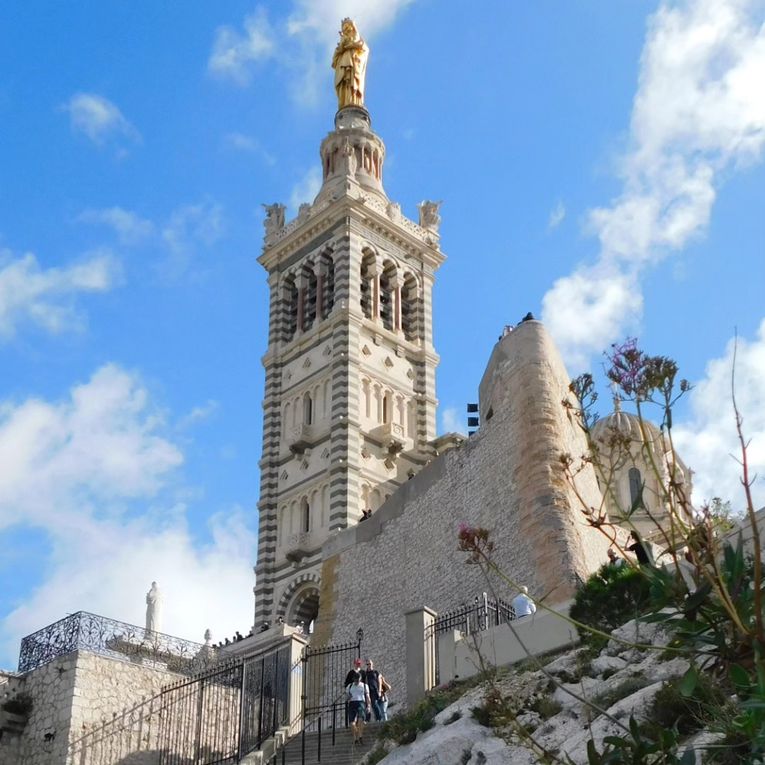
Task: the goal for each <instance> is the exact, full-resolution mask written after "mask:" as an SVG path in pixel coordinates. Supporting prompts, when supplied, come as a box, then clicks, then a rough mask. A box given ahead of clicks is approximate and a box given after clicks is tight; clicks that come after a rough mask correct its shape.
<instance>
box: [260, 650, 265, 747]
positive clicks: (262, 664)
mask: <svg viewBox="0 0 765 765" xmlns="http://www.w3.org/2000/svg"><path fill="white" fill-rule="evenodd" d="M265 673H266V657H265V656H264V657H263V658H262V659H261V660H260V703H259V705H258V746H260V744H261V743H262V741H263V690H264V688H265V685H266V684H265V682H264V680H265V676H266V674H265Z"/></svg>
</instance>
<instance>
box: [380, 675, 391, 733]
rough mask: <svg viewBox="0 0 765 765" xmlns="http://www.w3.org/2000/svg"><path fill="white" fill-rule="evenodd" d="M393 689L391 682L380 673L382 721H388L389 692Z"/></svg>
mask: <svg viewBox="0 0 765 765" xmlns="http://www.w3.org/2000/svg"><path fill="white" fill-rule="evenodd" d="M391 690H392V688H391V686H390V683H389V682H388V681H387V680H386V679H385V678H384V677H383V676H382V675H380V701H379V702H378V703H379V707H380V720H381V721H382V722H387V721H388V694H389V693H390V691H391Z"/></svg>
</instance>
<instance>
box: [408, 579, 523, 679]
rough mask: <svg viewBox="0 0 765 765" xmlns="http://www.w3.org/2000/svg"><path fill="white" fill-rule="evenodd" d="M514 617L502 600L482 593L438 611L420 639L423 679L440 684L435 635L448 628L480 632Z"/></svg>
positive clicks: (448, 629) (512, 611) (471, 632)
mask: <svg viewBox="0 0 765 765" xmlns="http://www.w3.org/2000/svg"><path fill="white" fill-rule="evenodd" d="M513 619H515V609H514V608H513V607H512V605H511V604H510V603H508V602H507V601H504V600H502V599H499V600H492V599H490V598H489V597H488V595H487V594H486V593H485V592H483V593H481V595H480V597H476V598H475V599H474V601H473V602H472V603H464V604H463V605H461V606H458V607H457V608H454V609H452V610H451V611H446V612H445V613H443V614H439V615H438V616H437V617H436V618H435V620H434V621H433V623H432V624H429V625H428V626H426V627H425V631H424V634H423V638H424V641H425V651H426V655H427V656H428V657H429V660H428V662H427V663H426V674H427V675H428V678H426V682H428V684H429V685H431V687H434V686H437V685H439V684H440V683H441V680H442V678H441V676H440V675H441V673H440V661H439V651H438V636H439V635H442V634H443V633H445V632H449V631H451V630H459V631H460V632H462V633H463V634H465V635H472V634H475V633H477V632H483V630H487V629H489V628H490V627H496V626H497V625H498V624H504V623H505V622H510V621H512V620H513Z"/></svg>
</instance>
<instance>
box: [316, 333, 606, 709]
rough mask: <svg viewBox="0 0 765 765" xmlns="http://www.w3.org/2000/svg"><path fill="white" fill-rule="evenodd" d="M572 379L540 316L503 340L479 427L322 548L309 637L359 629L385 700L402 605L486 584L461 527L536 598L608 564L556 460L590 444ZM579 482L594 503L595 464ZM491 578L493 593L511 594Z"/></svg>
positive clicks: (489, 374)
mask: <svg viewBox="0 0 765 765" xmlns="http://www.w3.org/2000/svg"><path fill="white" fill-rule="evenodd" d="M569 382H570V380H569V377H568V375H567V373H566V370H565V368H564V366H563V362H562V360H561V359H560V356H559V354H558V351H557V349H556V348H555V346H554V345H553V343H552V340H551V339H550V337H549V335H548V334H547V331H546V330H545V328H544V326H543V325H542V324H541V323H540V322H538V321H526V322H523V323H522V324H520V325H519V326H518V327H517V328H516V329H515V330H514V331H513V332H511V333H509V334H508V335H506V336H504V337H503V338H501V339H500V342H498V344H497V345H496V346H495V349H494V352H493V353H492V356H491V359H490V361H489V364H488V366H487V369H486V373H485V375H484V378H483V381H482V383H481V388H480V394H481V403H480V411H481V413H482V415H483V420H482V424H481V428H480V430H479V431H478V432H477V433H476V434H475V435H474V436H473V437H471V438H470V439H469V440H468V441H467V442H466V443H465V444H464V445H463V446H461V447H459V448H453V449H450V450H448V451H446V452H445V453H443V454H442V455H441V456H439V457H438V458H436V459H435V460H433V461H432V462H431V463H430V464H429V465H428V466H427V467H426V468H424V469H423V470H422V471H421V472H420V473H419V474H418V475H416V476H415V477H414V478H412V480H410V481H409V482H408V483H406V484H404V486H402V487H401V488H400V489H399V490H398V491H397V492H396V493H395V494H393V496H391V497H390V499H389V500H388V501H387V502H386V503H385V504H383V506H382V507H381V508H380V509H379V510H378V511H377V512H376V513H374V514H373V515H372V517H371V519H369V520H368V521H365V522H364V523H361V524H359V525H356V526H352V527H350V528H347V529H345V530H343V531H340V532H339V533H337V534H336V535H335V536H334V537H332V538H331V539H330V540H329V541H328V542H327V543H326V544H325V546H324V560H323V566H322V582H321V598H320V603H321V605H320V611H319V619H318V621H317V627H316V632H315V634H314V637H313V642H314V643H316V644H320V643H324V642H331V643H338V642H342V641H346V640H352V639H353V636H354V635H355V633H356V630H357V629H358V628H359V627H362V628H363V629H364V642H363V647H362V653H363V654H364V655H365V656H369V657H370V658H372V659H374V660H375V661H376V663H377V665H378V668H379V669H380V670H381V671H382V672H383V674H384V675H385V676H386V677H387V678H388V679H389V681H390V682H391V684H392V685H393V687H394V693H393V694H392V697H391V698H392V701H395V702H397V703H402V702H403V700H404V699H405V698H406V695H407V694H406V677H405V667H406V655H405V653H406V638H405V618H404V614H405V612H406V611H408V610H410V609H415V608H420V607H422V606H427V607H429V608H432V609H434V610H435V611H437V612H439V611H440V612H443V611H446V610H449V609H451V608H454V607H456V606H459V605H460V604H461V603H469V602H472V601H473V599H474V597H475V596H476V595H479V594H480V593H481V592H483V591H486V590H487V589H488V588H487V582H486V580H485V578H484V576H483V575H482V573H481V571H480V570H479V568H478V566H470V565H466V563H465V560H466V557H467V556H466V554H465V553H461V552H459V550H458V549H457V547H458V540H457V533H458V525H459V523H460V522H465V523H467V524H469V525H471V526H483V527H486V528H488V529H489V530H490V531H491V538H492V540H493V541H494V543H495V544H496V551H495V555H494V558H495V560H496V562H497V563H498V564H499V566H500V567H501V569H502V570H503V571H504V572H506V574H507V575H508V576H509V577H510V578H511V579H512V580H514V581H515V582H517V583H518V584H525V585H527V586H528V588H529V591H530V593H531V594H532V595H533V596H535V597H536V598H544V599H545V602H546V603H548V604H550V605H553V604H557V603H561V602H563V601H565V600H566V599H568V598H570V597H571V595H572V594H573V592H574V589H575V586H576V583H577V581H578V580H580V579H585V578H586V577H587V576H588V574H589V573H590V572H592V571H593V570H595V569H596V568H597V567H598V566H600V565H601V564H602V563H604V562H605V561H606V549H607V547H608V542H607V540H606V539H605V537H603V536H602V535H601V534H600V532H598V531H596V530H594V529H592V528H590V527H589V526H587V525H586V524H585V523H584V520H583V516H582V514H581V511H580V502H579V500H578V499H577V498H576V496H575V495H574V492H573V490H572V488H571V487H570V486H569V485H568V483H567V481H566V478H565V475H564V472H563V468H562V465H561V462H560V457H561V455H562V454H563V453H570V454H572V455H574V456H579V455H581V454H583V453H585V451H586V443H585V440H584V436H583V434H582V433H581V431H580V430H579V428H578V427H577V425H576V423H575V422H573V421H572V420H570V419H569V418H568V417H567V414H566V411H565V409H564V407H563V405H562V401H563V399H564V398H567V397H568V395H569V391H568V385H569ZM577 489H578V491H579V493H580V494H581V495H582V497H583V498H584V500H585V501H587V502H588V503H591V504H593V505H595V506H597V505H598V504H599V503H600V501H601V494H600V491H599V489H598V486H597V481H596V478H595V474H594V471H593V470H592V468H588V470H587V471H585V472H583V473H582V474H580V475H579V477H578V479H577ZM493 585H494V586H495V587H496V594H497V596H499V597H503V598H508V599H509V598H511V597H513V596H514V595H515V594H516V593H515V591H513V589H512V588H511V587H510V586H509V585H507V584H505V583H502V582H498V581H496V580H495V581H494V582H493Z"/></svg>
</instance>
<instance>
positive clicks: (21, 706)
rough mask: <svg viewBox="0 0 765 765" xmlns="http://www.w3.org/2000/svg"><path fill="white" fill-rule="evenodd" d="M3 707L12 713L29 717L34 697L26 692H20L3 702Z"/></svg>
mask: <svg viewBox="0 0 765 765" xmlns="http://www.w3.org/2000/svg"><path fill="white" fill-rule="evenodd" d="M2 708H3V709H4V710H5V711H6V712H10V713H11V714H15V715H22V716H23V717H28V716H29V713H30V712H31V711H32V697H31V696H29V695H28V694H26V693H20V694H18V696H14V697H13V698H11V699H8V700H7V701H5V702H3V706H2Z"/></svg>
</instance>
